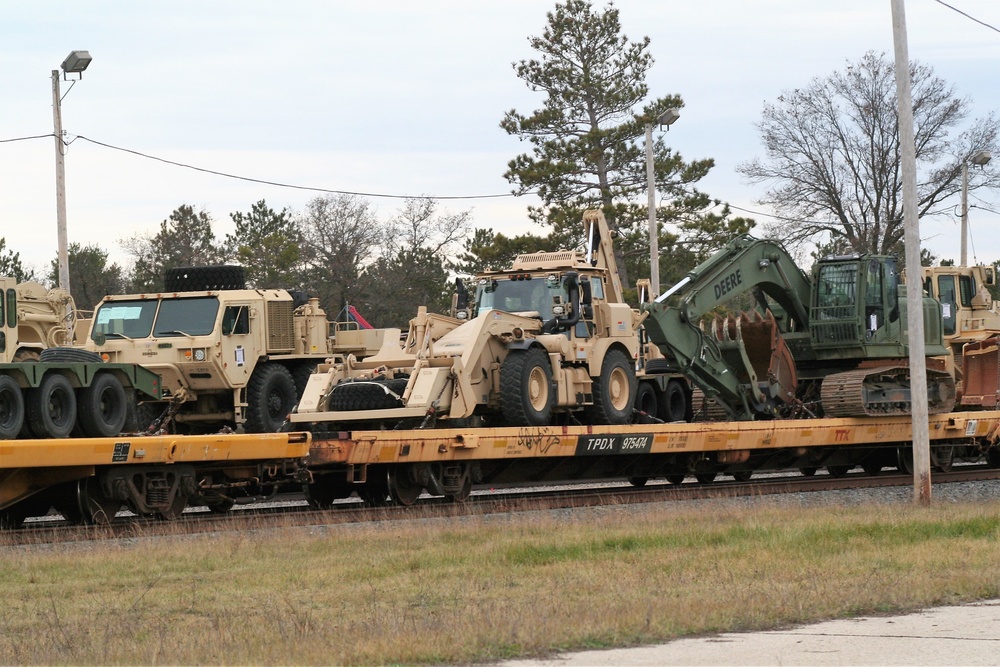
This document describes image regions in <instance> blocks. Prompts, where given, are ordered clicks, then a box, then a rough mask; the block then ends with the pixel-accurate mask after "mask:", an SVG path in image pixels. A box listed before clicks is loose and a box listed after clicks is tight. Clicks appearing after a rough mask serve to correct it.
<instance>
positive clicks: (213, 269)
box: [163, 264, 247, 292]
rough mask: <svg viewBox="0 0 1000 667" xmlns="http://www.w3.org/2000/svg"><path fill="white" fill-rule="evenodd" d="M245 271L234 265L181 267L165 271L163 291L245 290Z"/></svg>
mask: <svg viewBox="0 0 1000 667" xmlns="http://www.w3.org/2000/svg"><path fill="white" fill-rule="evenodd" d="M246 287H247V280H246V271H245V270H244V268H243V267H242V266H237V265H235V264H219V265H215V266H182V267H175V268H173V269H167V272H166V273H165V274H164V275H163V289H164V290H165V291H167V292H200V291H203V290H232V289H246Z"/></svg>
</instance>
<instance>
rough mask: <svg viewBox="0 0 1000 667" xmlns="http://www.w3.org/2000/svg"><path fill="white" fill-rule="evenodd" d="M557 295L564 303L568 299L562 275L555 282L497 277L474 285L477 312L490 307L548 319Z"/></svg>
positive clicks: (488, 309) (485, 310)
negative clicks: (535, 314)
mask: <svg viewBox="0 0 1000 667" xmlns="http://www.w3.org/2000/svg"><path fill="white" fill-rule="evenodd" d="M556 296H559V297H561V298H562V301H563V302H564V303H565V302H566V301H567V300H568V295H567V292H566V288H565V287H564V286H563V279H562V278H561V277H560V278H559V279H558V280H556V281H548V280H546V279H545V278H535V279H533V280H510V279H507V278H498V279H496V280H493V281H492V282H491V283H488V284H486V285H478V286H477V287H476V312H477V314H480V315H481V314H482V313H485V312H487V311H490V310H503V311H505V312H508V313H525V312H535V313H538V316H539V317H541V318H542V319H543V320H548V319H551V317H552V300H553V297H556Z"/></svg>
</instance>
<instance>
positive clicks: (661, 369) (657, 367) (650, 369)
mask: <svg viewBox="0 0 1000 667" xmlns="http://www.w3.org/2000/svg"><path fill="white" fill-rule="evenodd" d="M672 370H674V368H673V366H672V365H671V363H670V361H669V360H667V359H660V358H659V357H658V358H656V359H648V360H647V361H646V375H655V374H657V373H669V372H671V371H672Z"/></svg>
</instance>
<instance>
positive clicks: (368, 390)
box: [328, 378, 409, 412]
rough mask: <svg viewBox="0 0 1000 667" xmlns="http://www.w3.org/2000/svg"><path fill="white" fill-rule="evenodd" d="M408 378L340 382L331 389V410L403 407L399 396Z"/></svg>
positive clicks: (329, 405) (329, 402)
mask: <svg viewBox="0 0 1000 667" xmlns="http://www.w3.org/2000/svg"><path fill="white" fill-rule="evenodd" d="M408 382H409V380H407V379H405V378H397V379H393V380H360V381H357V382H342V383H340V384H338V385H337V386H336V387H334V389H333V393H332V394H330V400H329V401H328V408H329V409H330V410H331V411H334V412H339V411H342V410H343V411H348V412H352V411H356V410H388V409H390V408H401V407H403V401H402V400H400V398H397V397H400V396H402V395H403V392H404V391H406V385H407V383H408Z"/></svg>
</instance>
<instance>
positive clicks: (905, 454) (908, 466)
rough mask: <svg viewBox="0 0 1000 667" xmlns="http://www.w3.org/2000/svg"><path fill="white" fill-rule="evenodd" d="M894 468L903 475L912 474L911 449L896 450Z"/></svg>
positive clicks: (901, 448) (907, 447)
mask: <svg viewBox="0 0 1000 667" xmlns="http://www.w3.org/2000/svg"><path fill="white" fill-rule="evenodd" d="M896 468H897V469H898V470H899V472H901V473H903V474H906V475H912V474H913V447H910V446H906V447H900V448H898V449H897V450H896Z"/></svg>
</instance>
